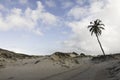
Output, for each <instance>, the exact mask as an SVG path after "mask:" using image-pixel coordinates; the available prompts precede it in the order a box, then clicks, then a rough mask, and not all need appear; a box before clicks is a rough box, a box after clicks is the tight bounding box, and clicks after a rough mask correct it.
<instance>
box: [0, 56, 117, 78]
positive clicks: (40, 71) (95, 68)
mask: <svg viewBox="0 0 120 80" xmlns="http://www.w3.org/2000/svg"><path fill="white" fill-rule="evenodd" d="M77 60H78V62H79V64H76V63H74V62H70V61H67V63H65V64H63V63H61V62H59V61H53V60H51V59H49V58H45V57H41V58H36V59H23V60H17V61H8V62H5V63H6V64H5V65H6V66H5V68H0V80H113V79H115V76H114V77H111V75H110V70H112V71H113V67H114V64H115V65H117V64H118V63H117V62H116V61H105V62H100V63H93V62H91V61H90V58H79V59H77ZM112 71H111V73H113V72H114V71H113V72H112ZM114 74H116V75H118V74H117V73H114Z"/></svg>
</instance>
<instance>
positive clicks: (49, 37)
mask: <svg viewBox="0 0 120 80" xmlns="http://www.w3.org/2000/svg"><path fill="white" fill-rule="evenodd" d="M119 2H120V1H119V0H115V1H113V0H0V47H1V48H4V49H8V50H12V51H15V52H20V53H26V54H32V55H47V54H52V53H53V52H56V51H62V52H71V51H72V52H73V51H75V52H79V53H80V52H85V53H86V54H101V50H100V48H99V45H98V43H97V40H96V37H95V36H93V37H91V36H90V33H89V31H88V30H87V25H88V24H89V22H90V21H93V20H95V19H97V18H99V19H101V20H102V21H103V23H104V24H105V25H106V26H105V28H106V30H105V31H103V35H102V36H101V37H100V40H101V42H102V44H103V48H104V49H105V52H106V53H113V52H114V53H115V52H120V50H119V47H120V46H119V45H118V44H119V43H120V41H119V39H120V36H119V32H120V29H119V25H120V23H119V19H120V15H119V14H120V10H119V7H120V6H119V4H118V3H119ZM108 26H109V27H108ZM109 33H111V34H109Z"/></svg>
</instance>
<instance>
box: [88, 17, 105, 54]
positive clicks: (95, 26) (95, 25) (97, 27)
mask: <svg viewBox="0 0 120 80" xmlns="http://www.w3.org/2000/svg"><path fill="white" fill-rule="evenodd" d="M102 26H105V25H104V24H102V21H101V20H100V19H96V20H95V21H94V22H90V25H88V28H89V31H90V32H91V35H93V33H94V34H95V35H96V37H97V40H98V43H99V45H100V48H101V50H102V52H103V55H104V56H105V52H104V50H103V47H102V45H101V42H100V40H99V36H100V35H101V34H102V30H104V29H105V28H104V27H102Z"/></svg>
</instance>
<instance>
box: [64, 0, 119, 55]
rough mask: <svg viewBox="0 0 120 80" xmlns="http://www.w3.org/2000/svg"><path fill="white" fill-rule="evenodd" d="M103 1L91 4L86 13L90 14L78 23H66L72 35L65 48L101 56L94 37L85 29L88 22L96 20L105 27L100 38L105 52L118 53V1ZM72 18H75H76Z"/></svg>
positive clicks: (65, 43)
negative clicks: (77, 49)
mask: <svg viewBox="0 0 120 80" xmlns="http://www.w3.org/2000/svg"><path fill="white" fill-rule="evenodd" d="M104 1H106V0H103V2H101V1H95V2H93V3H91V5H90V7H89V8H87V10H88V11H89V12H86V13H90V14H89V15H88V16H87V17H84V18H82V19H81V20H80V21H72V22H68V23H67V24H68V26H69V27H70V28H71V29H72V31H73V33H74V34H73V35H72V37H71V39H69V40H66V41H65V42H64V45H65V46H69V47H71V48H73V47H76V48H80V49H82V50H84V51H86V52H88V53H91V52H92V53H97V54H100V53H101V54H102V52H101V51H100V47H99V44H98V42H97V40H96V37H95V36H92V37H91V35H90V33H89V30H88V29H87V25H89V22H90V21H93V20H95V19H96V18H98V19H101V20H102V21H103V23H104V24H105V25H106V26H105V29H106V30H105V31H103V34H102V36H101V37H100V40H101V43H102V45H103V48H104V49H105V52H106V53H115V52H120V49H119V47H120V45H119V44H120V35H119V32H120V28H119V26H120V22H119V19H120V15H119V14H120V10H119V7H120V5H119V3H120V1H119V0H114V1H113V0H107V1H108V3H105V2H104ZM83 9H84V8H83ZM85 10H86V8H85ZM76 11H77V10H76ZM80 15H81V13H80ZM83 15H84V14H83ZM81 16H82V15H81ZM74 17H75V18H76V16H74ZM79 18H80V17H79Z"/></svg>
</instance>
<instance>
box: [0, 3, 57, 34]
mask: <svg viewBox="0 0 120 80" xmlns="http://www.w3.org/2000/svg"><path fill="white" fill-rule="evenodd" d="M9 12H10V13H8V14H7V15H5V16H4V15H3V14H2V13H1V15H0V30H4V31H6V30H10V29H14V30H16V29H24V30H28V31H31V32H34V33H35V34H38V35H42V32H41V30H40V27H41V26H43V25H49V26H50V25H53V24H57V19H58V18H57V17H56V16H54V15H53V14H51V13H49V12H47V11H46V10H45V9H44V6H43V5H42V4H41V2H40V1H39V2H37V8H36V9H34V10H33V9H31V8H29V7H28V8H27V9H25V11H23V10H22V9H20V8H13V9H11V10H10V11H9ZM38 25H40V26H39V28H38V27H37V26H38Z"/></svg>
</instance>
